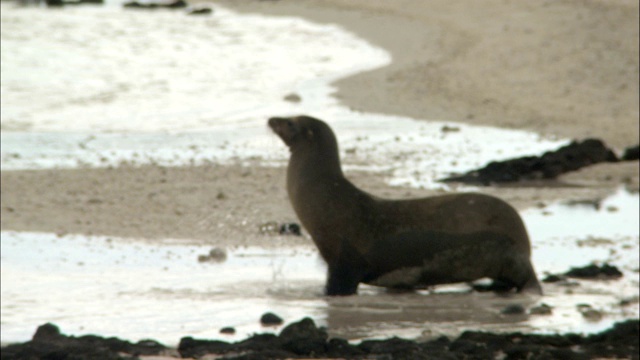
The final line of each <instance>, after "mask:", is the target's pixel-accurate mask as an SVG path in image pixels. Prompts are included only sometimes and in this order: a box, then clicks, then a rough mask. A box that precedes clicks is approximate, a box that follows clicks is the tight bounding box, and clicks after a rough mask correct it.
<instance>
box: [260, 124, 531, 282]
mask: <svg viewBox="0 0 640 360" xmlns="http://www.w3.org/2000/svg"><path fill="white" fill-rule="evenodd" d="M268 124H269V127H271V129H272V130H273V131H274V132H275V133H276V134H277V135H278V136H279V137H280V138H281V139H282V141H283V142H284V143H285V144H286V145H287V146H288V147H289V150H290V152H291V156H290V159H289V164H288V168H287V192H288V195H289V198H290V200H291V204H292V205H293V209H294V210H295V212H296V214H297V216H298V217H299V219H300V221H301V223H302V225H303V227H304V228H305V229H306V230H307V231H308V232H309V234H310V235H311V237H312V238H313V241H314V243H315V244H316V246H317V247H318V250H319V251H320V254H321V256H322V257H323V259H324V260H325V261H326V262H327V265H328V276H327V283H326V287H325V293H326V294H327V295H351V294H355V293H356V292H357V289H358V285H359V284H360V283H366V284H371V285H377V286H383V287H387V288H421V287H427V286H432V285H438V284H447V283H456V282H471V281H474V280H478V279H481V278H491V279H493V280H494V281H495V282H498V283H500V284H502V285H505V286H506V287H507V288H515V289H516V290H517V291H525V290H526V291H532V292H535V293H541V287H540V283H539V282H538V279H537V277H536V274H535V271H534V269H533V266H532V264H531V261H530V257H531V246H530V244H529V236H528V235H527V231H526V229H525V226H524V224H523V222H522V219H521V218H520V216H519V215H518V212H517V211H516V210H515V209H514V208H513V207H511V206H510V205H509V204H507V203H506V202H504V201H503V200H500V199H498V198H496V197H493V196H488V195H484V194H476V193H460V194H448V195H441V196H433V197H426V198H420V199H410V200H388V199H381V198H378V197H376V196H374V195H370V194H368V193H366V192H364V191H362V190H360V189H358V188H357V187H356V186H355V185H353V184H352V183H351V182H350V181H349V180H347V179H346V178H345V177H344V175H343V173H342V169H341V166H340V156H339V153H338V143H337V140H336V137H335V135H334V133H333V131H332V130H331V128H330V127H329V126H328V125H327V124H326V123H324V122H323V121H321V120H318V119H315V118H312V117H309V116H297V117H292V118H278V117H274V118H270V119H269V120H268Z"/></svg>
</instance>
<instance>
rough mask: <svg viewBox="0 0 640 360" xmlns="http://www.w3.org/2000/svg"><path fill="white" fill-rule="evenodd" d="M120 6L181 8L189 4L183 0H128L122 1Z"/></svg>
mask: <svg viewBox="0 0 640 360" xmlns="http://www.w3.org/2000/svg"><path fill="white" fill-rule="evenodd" d="M122 6H124V7H125V8H132V9H158V8H165V9H183V8H186V7H187V6H189V4H187V2H186V1H184V0H173V1H149V2H146V1H140V2H139V1H135V0H134V1H129V2H126V3H124V4H123V5H122Z"/></svg>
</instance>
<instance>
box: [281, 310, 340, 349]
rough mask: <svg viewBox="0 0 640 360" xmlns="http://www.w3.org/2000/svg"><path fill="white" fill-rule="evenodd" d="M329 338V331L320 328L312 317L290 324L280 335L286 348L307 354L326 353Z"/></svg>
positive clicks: (283, 346)
mask: <svg viewBox="0 0 640 360" xmlns="http://www.w3.org/2000/svg"><path fill="white" fill-rule="evenodd" d="M327 338H328V335H327V332H326V331H324V330H323V329H319V328H318V327H317V326H316V324H315V323H314V322H313V320H311V319H310V318H304V319H302V320H300V321H298V322H295V323H292V324H289V325H288V326H287V327H285V328H284V329H282V331H281V332H280V336H279V339H280V342H281V343H282V348H283V349H284V350H287V351H291V352H293V353H295V354H298V355H305V356H313V355H321V354H324V353H326V350H327V347H326V345H327Z"/></svg>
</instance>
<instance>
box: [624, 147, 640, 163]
mask: <svg viewBox="0 0 640 360" xmlns="http://www.w3.org/2000/svg"><path fill="white" fill-rule="evenodd" d="M639 159H640V145H636V146H630V147H628V148H626V149H624V153H623V154H622V160H624V161H631V160H639Z"/></svg>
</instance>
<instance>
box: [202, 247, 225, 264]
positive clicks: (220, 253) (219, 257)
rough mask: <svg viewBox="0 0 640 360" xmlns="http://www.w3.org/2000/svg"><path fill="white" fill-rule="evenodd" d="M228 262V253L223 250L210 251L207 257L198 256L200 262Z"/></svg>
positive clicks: (214, 249)
mask: <svg viewBox="0 0 640 360" xmlns="http://www.w3.org/2000/svg"><path fill="white" fill-rule="evenodd" d="M225 260H227V252H226V251H224V249H221V248H217V247H216V248H213V249H211V250H209V254H207V255H198V262H201V263H202V262H213V263H221V262H224V261H225Z"/></svg>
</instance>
